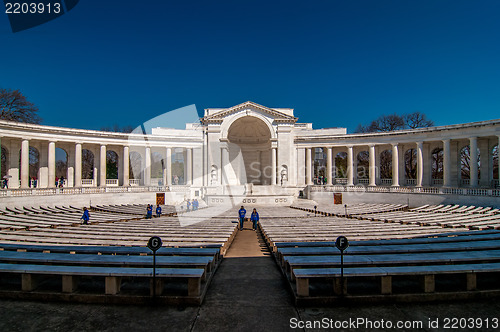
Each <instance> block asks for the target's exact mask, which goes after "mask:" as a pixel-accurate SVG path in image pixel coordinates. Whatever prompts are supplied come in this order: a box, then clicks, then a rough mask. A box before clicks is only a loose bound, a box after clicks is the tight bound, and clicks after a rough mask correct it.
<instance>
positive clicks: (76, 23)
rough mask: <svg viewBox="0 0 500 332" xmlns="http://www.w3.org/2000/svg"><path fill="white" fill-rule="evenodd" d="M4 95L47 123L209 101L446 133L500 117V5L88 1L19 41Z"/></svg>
mask: <svg viewBox="0 0 500 332" xmlns="http://www.w3.org/2000/svg"><path fill="white" fill-rule="evenodd" d="M0 60H1V65H0V87H2V88H11V89H20V90H21V91H22V92H23V93H24V94H25V95H26V96H27V97H28V98H29V100H31V101H32V102H34V103H35V104H36V105H37V106H38V107H39V109H40V111H39V114H40V116H41V117H42V118H43V124H47V125H57V126H65V127H76V128H88V129H99V128H100V127H103V126H112V125H113V124H119V125H121V126H125V125H131V126H134V127H135V126H137V125H140V124H141V123H143V122H145V121H147V120H149V119H151V118H154V117H156V116H158V115H160V114H162V113H164V112H167V111H169V110H173V109H177V108H181V107H184V106H187V105H191V104H195V105H196V107H197V109H198V112H199V114H200V116H201V115H202V112H203V109H204V108H210V107H214V108H216V107H230V106H233V105H236V104H239V103H242V102H244V101H247V100H251V101H254V102H256V103H259V104H262V105H265V106H269V107H285V108H294V109H295V115H296V116H297V117H299V122H312V123H313V126H314V128H323V127H347V128H348V131H349V132H352V131H353V130H354V129H355V128H356V126H357V125H358V124H359V123H368V122H369V121H370V120H373V119H374V118H376V117H378V116H379V115H382V114H391V113H407V112H413V111H417V110H418V111H421V112H424V113H426V114H427V115H428V116H429V117H430V118H431V119H432V120H434V121H435V122H436V124H437V125H445V124H455V123H463V122H471V121H482V120H490V119H497V118H500V1H498V0H481V1H472V0H466V1H463V0H418V1H411V0H343V1H340V0H326V1H324V0H308V1H305V0H304V1H273V0H266V1H260V0H252V1H243V0H230V1H226V0H218V1H206V0H205V1H190V0H183V1H160V0H148V1H127V0H122V1H117V0H106V1H97V0H81V1H80V3H79V4H78V5H77V6H76V7H75V8H74V9H73V10H71V11H70V12H68V13H66V14H65V15H63V16H61V17H60V18H58V19H56V20H53V21H51V22H48V23H46V24H44V25H41V26H38V27H35V28H32V29H29V30H25V31H22V32H18V33H12V31H11V29H10V25H9V23H8V18H7V15H6V14H5V13H4V11H2V12H0Z"/></svg>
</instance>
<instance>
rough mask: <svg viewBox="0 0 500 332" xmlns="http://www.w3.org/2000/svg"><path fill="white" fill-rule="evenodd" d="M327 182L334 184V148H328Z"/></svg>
mask: <svg viewBox="0 0 500 332" xmlns="http://www.w3.org/2000/svg"><path fill="white" fill-rule="evenodd" d="M326 184H327V185H331V184H332V148H331V147H330V148H326Z"/></svg>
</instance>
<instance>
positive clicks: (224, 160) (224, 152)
mask: <svg viewBox="0 0 500 332" xmlns="http://www.w3.org/2000/svg"><path fill="white" fill-rule="evenodd" d="M220 152H221V183H222V185H223V186H225V185H227V184H228V178H227V176H228V174H227V167H229V151H228V148H227V146H223V147H221V151H220Z"/></svg>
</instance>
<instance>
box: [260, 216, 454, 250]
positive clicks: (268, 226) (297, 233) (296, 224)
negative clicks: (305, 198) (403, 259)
mask: <svg viewBox="0 0 500 332" xmlns="http://www.w3.org/2000/svg"><path fill="white" fill-rule="evenodd" d="M260 226H261V230H262V234H263V236H264V238H265V239H266V241H267V242H268V243H269V245H270V247H271V248H273V247H274V246H275V243H277V242H297V241H304V242H308V241H335V239H336V238H337V237H338V236H339V235H345V236H347V237H349V238H350V239H352V240H378V239H387V238H410V237H417V236H421V235H428V234H440V233H443V228H442V227H440V226H421V225H403V224H399V223H382V222H373V221H369V220H358V219H349V218H342V217H309V218H295V219H294V218H287V219H282V220H276V219H266V218H261V221H260ZM450 231H456V232H458V231H459V229H450Z"/></svg>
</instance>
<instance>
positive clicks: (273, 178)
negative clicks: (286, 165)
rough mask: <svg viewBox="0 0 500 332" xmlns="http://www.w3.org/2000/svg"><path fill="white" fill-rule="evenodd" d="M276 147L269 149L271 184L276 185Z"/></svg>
mask: <svg viewBox="0 0 500 332" xmlns="http://www.w3.org/2000/svg"><path fill="white" fill-rule="evenodd" d="M277 150H278V149H276V148H272V149H271V184H272V185H276V153H277Z"/></svg>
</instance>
